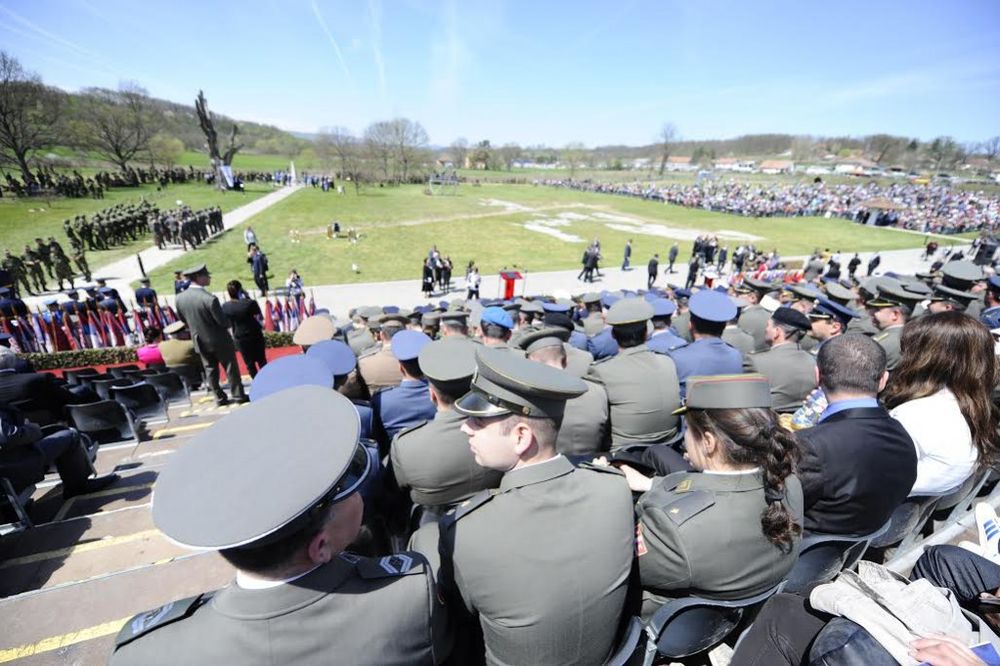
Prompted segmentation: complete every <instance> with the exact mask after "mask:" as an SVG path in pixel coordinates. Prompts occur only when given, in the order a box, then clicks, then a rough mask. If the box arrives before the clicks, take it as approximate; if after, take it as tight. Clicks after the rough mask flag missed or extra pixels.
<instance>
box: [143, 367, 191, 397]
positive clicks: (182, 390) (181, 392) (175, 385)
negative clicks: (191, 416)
mask: <svg viewBox="0 0 1000 666" xmlns="http://www.w3.org/2000/svg"><path fill="white" fill-rule="evenodd" d="M145 382H146V383H147V384H149V385H150V386H152V387H153V388H154V389H156V392H157V393H159V394H160V398H161V399H162V400H163V401H164V402H165V403H166V404H167V405H171V404H174V403H177V402H186V403H187V404H188V405H191V404H192V403H191V392H190V391H188V387H187V385H186V384H185V383H184V382H183V381H181V378H180V377H178V376H177V374H176V373H174V372H164V373H162V374H159V375H147V376H146V377H145Z"/></svg>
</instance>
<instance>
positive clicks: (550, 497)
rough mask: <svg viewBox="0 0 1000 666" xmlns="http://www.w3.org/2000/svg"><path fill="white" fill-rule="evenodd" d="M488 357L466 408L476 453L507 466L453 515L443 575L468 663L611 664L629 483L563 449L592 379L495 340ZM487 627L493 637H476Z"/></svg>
mask: <svg viewBox="0 0 1000 666" xmlns="http://www.w3.org/2000/svg"><path fill="white" fill-rule="evenodd" d="M661 358H662V357H661ZM476 364H477V365H476V372H475V374H474V375H473V380H472V390H471V391H470V392H469V393H467V394H466V395H464V396H463V397H462V398H460V399H459V400H458V402H456V403H455V408H456V409H457V410H458V411H459V412H460V413H463V414H465V415H466V416H468V417H469V418H468V419H467V420H466V422H465V424H464V425H463V426H462V430H463V432H465V434H466V435H468V437H469V446H470V448H471V449H472V452H473V454H474V456H475V459H476V462H477V463H479V464H480V465H481V466H483V467H487V468H490V469H494V470H498V471H501V472H503V478H502V480H501V481H500V487H499V489H498V490H494V491H491V492H482V493H479V494H478V495H476V496H475V497H473V498H472V500H470V501H469V502H466V503H465V504H464V505H463V506H461V507H460V508H459V509H457V510H456V511H454V512H452V513H450V514H449V515H447V516H445V518H444V519H442V522H441V540H440V554H441V558H442V559H441V564H442V566H441V586H442V590H443V592H444V593H445V594H446V595H448V596H449V597H450V598H451V599H452V601H453V602H454V607H453V608H454V609H455V611H456V613H459V616H458V618H457V619H458V625H459V626H460V627H461V629H464V631H461V630H460V631H457V632H456V635H457V637H458V638H459V639H460V640H462V641H463V642H462V643H460V644H457V646H456V647H457V648H461V649H460V651H459V652H458V654H456V655H455V656H456V663H476V662H479V661H481V660H482V657H483V653H484V652H485V655H486V659H487V661H488V662H489V663H504V664H526V663H537V664H555V663H573V664H584V665H586V664H594V665H597V664H603V663H604V662H605V661H606V659H607V657H608V656H609V655H610V653H611V651H612V649H613V648H614V640H615V635H616V632H617V627H618V623H619V621H620V619H621V616H622V611H623V609H624V606H625V598H626V590H627V587H628V577H629V571H630V569H631V566H632V555H633V550H634V537H635V533H634V528H633V522H632V498H631V494H630V493H629V490H628V486H627V484H626V483H625V482H624V479H622V478H621V477H620V476H618V474H619V473H618V472H617V471H609V469H607V468H596V467H592V466H590V465H588V464H584V465H582V466H580V467H574V466H573V465H572V464H571V463H570V462H569V461H568V460H567V459H566V458H565V457H563V456H562V455H559V454H558V453H556V438H557V437H558V432H559V427H560V423H561V421H562V417H563V409H564V406H565V403H566V400H567V399H570V398H573V397H575V396H579V395H582V394H583V392H584V391H585V390H586V388H585V386H584V383H583V381H581V380H580V379H578V378H576V377H573V376H572V375H570V374H569V373H566V372H564V371H562V370H557V369H555V368H551V367H547V366H545V365H543V364H541V363H536V362H534V361H531V360H528V359H526V358H524V357H521V356H520V355H517V354H512V353H510V352H508V351H504V350H498V349H490V348H487V347H483V348H480V349H479V350H478V351H477V352H476ZM511 553H522V554H524V556H519V557H511V556H510V554H511ZM476 616H478V622H477V621H476ZM477 628H479V629H481V630H482V641H483V645H480V646H475V645H468V644H466V643H465V641H469V642H472V643H474V642H475V641H474V639H475V638H478V635H477V634H478V632H477ZM477 648H478V649H477ZM470 650H471V651H470Z"/></svg>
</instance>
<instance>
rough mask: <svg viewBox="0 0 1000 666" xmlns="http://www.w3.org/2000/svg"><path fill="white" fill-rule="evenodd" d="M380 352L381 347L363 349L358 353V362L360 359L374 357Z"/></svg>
mask: <svg viewBox="0 0 1000 666" xmlns="http://www.w3.org/2000/svg"><path fill="white" fill-rule="evenodd" d="M380 351H382V347H380V346H378V345H375V346H372V347H366V348H365V349H362V350H361V351H360V352H358V360H359V361H360V360H361V359H365V358H368V357H369V356H374V355H375V354H377V353H379V352H380Z"/></svg>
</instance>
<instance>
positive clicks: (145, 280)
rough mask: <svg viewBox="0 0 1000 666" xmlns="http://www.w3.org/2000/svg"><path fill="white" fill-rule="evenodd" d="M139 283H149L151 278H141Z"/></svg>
mask: <svg viewBox="0 0 1000 666" xmlns="http://www.w3.org/2000/svg"><path fill="white" fill-rule="evenodd" d="M139 284H149V278H148V277H144V278H139Z"/></svg>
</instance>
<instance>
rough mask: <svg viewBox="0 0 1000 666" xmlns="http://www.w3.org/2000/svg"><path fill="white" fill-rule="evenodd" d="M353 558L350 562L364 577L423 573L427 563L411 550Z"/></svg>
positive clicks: (393, 576) (390, 576) (372, 577)
mask: <svg viewBox="0 0 1000 666" xmlns="http://www.w3.org/2000/svg"><path fill="white" fill-rule="evenodd" d="M344 554H347V553H344ZM341 557H343V555H342V556H341ZM354 558H356V559H355V561H354V562H351V563H352V564H353V565H354V568H355V569H356V570H357V572H358V575H360V576H361V577H362V578H366V579H376V578H395V577H397V576H408V575H410V574H418V573H423V572H424V571H425V565H426V564H427V560H425V559H424V556H423V555H421V554H420V553H416V552H412V551H409V552H402V553H394V554H392V555H386V556H384V557H358V556H356V555H355V556H354ZM345 559H346V558H345ZM347 561H350V560H347Z"/></svg>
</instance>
